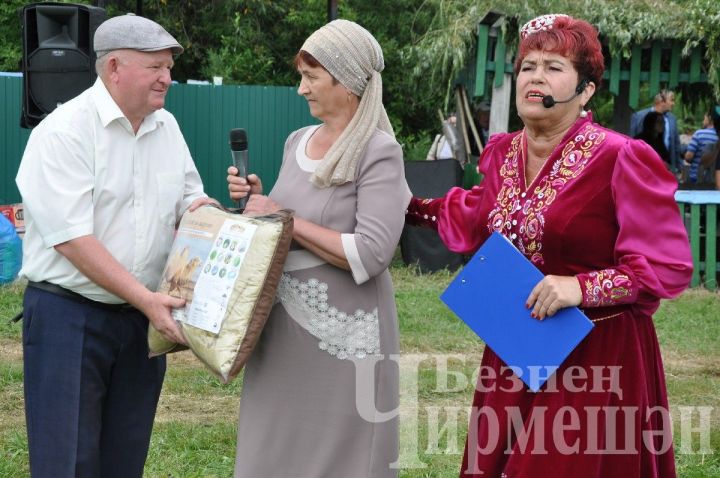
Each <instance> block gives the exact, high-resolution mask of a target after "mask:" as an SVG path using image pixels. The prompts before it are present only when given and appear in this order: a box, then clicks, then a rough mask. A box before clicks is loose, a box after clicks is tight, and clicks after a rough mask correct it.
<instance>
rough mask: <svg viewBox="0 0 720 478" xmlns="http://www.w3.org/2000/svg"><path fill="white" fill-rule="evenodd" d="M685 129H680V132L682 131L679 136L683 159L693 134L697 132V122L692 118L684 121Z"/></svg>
mask: <svg viewBox="0 0 720 478" xmlns="http://www.w3.org/2000/svg"><path fill="white" fill-rule="evenodd" d="M683 124H684V126H683V128H678V131H682V133H680V135H679V139H680V156H681V157H682V158H684V157H685V152H686V151H687V147H688V144H690V139H691V138H692V135H693V133H694V132H695V127H694V124H695V121H694V120H693V118H691V117H690V116H688V117H686V118H685V120H684V121H683Z"/></svg>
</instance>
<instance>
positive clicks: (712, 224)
mask: <svg viewBox="0 0 720 478" xmlns="http://www.w3.org/2000/svg"><path fill="white" fill-rule="evenodd" d="M705 207H706V208H707V209H706V211H705V287H707V288H708V289H710V290H715V289H717V285H718V283H717V255H716V254H717V250H716V249H717V247H716V244H715V241H717V232H716V231H717V204H708V205H707V206H705Z"/></svg>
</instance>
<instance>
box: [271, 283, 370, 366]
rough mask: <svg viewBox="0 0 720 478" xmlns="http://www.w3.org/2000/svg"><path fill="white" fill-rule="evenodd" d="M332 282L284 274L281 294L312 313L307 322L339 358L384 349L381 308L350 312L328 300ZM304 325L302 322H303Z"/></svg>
mask: <svg viewBox="0 0 720 478" xmlns="http://www.w3.org/2000/svg"><path fill="white" fill-rule="evenodd" d="M327 290H328V285H327V284H326V283H325V282H320V281H319V280H318V279H315V278H312V279H310V280H308V281H307V282H303V281H300V280H298V279H297V278H294V277H290V275H288V274H283V275H282V279H280V285H279V286H278V293H277V296H278V298H279V299H280V301H281V302H282V303H284V304H285V303H287V304H288V305H290V306H291V307H294V308H296V309H300V310H301V311H302V312H304V313H305V314H306V315H307V317H308V324H307V325H306V326H305V325H304V326H305V327H306V328H307V330H308V332H310V333H311V334H312V335H314V336H315V337H317V338H318V339H320V343H319V344H318V347H319V348H320V349H321V350H325V351H326V352H327V353H329V354H330V355H333V356H335V357H337V358H339V359H348V358H353V357H355V358H359V359H362V358H365V357H367V356H368V355H376V354H379V353H380V324H379V322H378V312H377V308H375V309H374V310H373V311H372V312H366V311H364V310H362V309H357V310H356V311H355V313H353V314H348V313H345V312H341V311H339V310H338V309H337V308H336V307H333V306H331V305H329V304H328V294H327ZM301 325H302V324H301Z"/></svg>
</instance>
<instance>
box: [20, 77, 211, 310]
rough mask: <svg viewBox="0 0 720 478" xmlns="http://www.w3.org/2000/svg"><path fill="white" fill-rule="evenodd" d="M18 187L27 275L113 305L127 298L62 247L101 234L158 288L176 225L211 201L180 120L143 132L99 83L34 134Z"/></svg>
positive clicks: (159, 120) (155, 118) (164, 116)
mask: <svg viewBox="0 0 720 478" xmlns="http://www.w3.org/2000/svg"><path fill="white" fill-rule="evenodd" d="M16 182H17V185H18V188H19V190H20V194H21V195H22V199H23V203H24V213H25V226H26V232H25V238H24V240H23V266H22V270H21V271H20V274H21V276H24V277H26V278H27V279H28V280H31V281H36V282H40V281H49V282H52V283H54V284H57V285H60V286H62V287H65V288H67V289H70V290H72V291H75V292H77V293H79V294H82V295H84V296H85V297H88V298H89V299H92V300H96V301H100V302H106V303H122V302H123V301H122V300H121V299H120V298H119V297H117V296H115V295H113V294H110V293H109V292H107V291H106V290H105V289H103V288H101V287H99V286H97V285H96V284H95V283H93V282H91V281H90V280H89V279H88V278H87V277H85V276H84V275H83V274H82V273H80V272H79V271H78V270H77V269H76V268H75V267H74V266H73V265H72V264H71V263H70V261H68V260H67V259H65V257H64V256H62V255H61V254H59V253H58V252H57V251H56V250H55V249H54V247H53V246H56V245H58V244H61V243H63V242H67V241H69V240H71V239H75V238H78V237H82V236H87V235H93V236H95V238H97V239H98V240H99V241H100V242H101V243H102V244H103V245H104V246H105V247H106V248H107V249H108V250H109V251H110V253H111V254H112V255H113V256H114V257H115V259H117V260H118V261H119V262H120V263H121V264H122V265H123V266H125V268H127V270H128V271H130V273H132V274H133V276H135V278H137V279H138V281H139V282H141V283H142V284H144V285H145V286H146V287H148V288H149V289H151V290H155V288H156V287H157V285H158V282H159V280H160V275H161V273H162V270H163V267H164V265H165V261H166V259H167V254H168V251H169V250H170V246H171V244H172V241H173V236H174V229H175V224H176V222H177V221H178V220H179V219H180V217H181V216H182V214H183V212H185V210H186V209H187V207H188V206H189V205H190V203H191V202H192V201H193V200H195V199H197V198H200V197H205V194H204V192H203V187H202V181H201V179H200V175H199V174H198V172H197V169H196V168H195V164H194V163H193V160H192V157H191V156H190V151H189V150H188V148H187V145H186V144H185V140H184V139H183V136H182V133H181V132H180V128H179V127H178V124H177V121H176V120H175V118H174V117H173V116H172V115H171V114H170V113H168V112H167V111H165V110H164V109H161V110H158V111H155V112H154V113H152V114H150V115H149V116H147V117H146V118H145V119H144V121H143V122H142V124H141V126H140V129H139V130H138V132H137V134H135V133H134V132H133V129H132V126H131V125H130V122H129V121H128V119H127V118H125V116H124V115H123V113H122V112H121V110H120V108H119V107H118V105H117V104H116V103H115V101H114V100H113V99H112V97H111V96H110V93H109V92H108V91H107V89H106V88H105V85H104V84H103V82H102V81H101V80H100V79H99V78H98V80H97V81H96V82H95V84H94V85H93V86H92V87H91V88H89V89H87V90H85V91H84V92H83V93H82V94H80V95H79V96H77V97H76V98H74V99H72V100H71V101H68V102H67V103H65V104H63V105H61V106H59V107H58V108H57V109H56V110H55V111H54V112H53V113H52V114H50V115H49V116H48V117H47V118H45V119H44V120H43V121H42V122H41V123H40V124H39V125H38V126H37V127H36V128H35V129H34V130H33V132H32V134H31V135H30V139H29V141H28V144H27V147H26V148H25V153H24V154H23V158H22V161H21V163H20V168H19V170H18V175H17V178H16Z"/></svg>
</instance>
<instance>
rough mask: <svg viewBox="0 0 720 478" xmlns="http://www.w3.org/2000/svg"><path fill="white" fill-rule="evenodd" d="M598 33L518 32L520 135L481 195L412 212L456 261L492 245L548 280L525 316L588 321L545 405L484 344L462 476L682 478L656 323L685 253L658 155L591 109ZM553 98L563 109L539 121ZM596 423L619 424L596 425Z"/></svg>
mask: <svg viewBox="0 0 720 478" xmlns="http://www.w3.org/2000/svg"><path fill="white" fill-rule="evenodd" d="M597 35H598V33H597V30H595V28H593V27H592V26H591V25H590V24H588V23H587V22H585V21H583V20H579V19H575V18H572V17H569V16H568V15H561V14H558V15H543V16H541V17H538V18H535V19H534V20H531V21H530V22H528V23H527V24H526V25H524V26H523V27H522V29H521V30H520V39H521V40H520V45H519V48H518V55H517V59H516V63H515V73H516V75H517V79H516V85H515V86H516V87H515V91H516V96H515V103H516V105H517V111H518V114H519V116H520V118H521V119H522V121H523V123H524V128H523V129H522V130H521V131H517V132H514V133H509V134H496V135H493V137H492V138H491V139H490V141H489V142H488V145H487V147H486V148H485V150H484V151H483V154H482V156H481V159H480V164H481V169H482V172H483V173H484V174H485V179H484V180H483V182H482V183H481V185H480V186H476V187H474V188H473V189H471V190H463V189H460V188H453V189H451V190H450V191H449V192H448V193H447V195H446V196H445V197H443V198H438V199H421V198H413V199H412V200H411V202H410V206H409V207H408V213H407V215H406V222H407V223H408V224H411V225H423V226H426V227H431V228H435V229H437V231H438V233H439V235H440V237H441V238H442V240H443V242H444V243H445V244H446V245H447V246H448V248H449V249H451V250H452V251H455V252H459V253H462V254H472V253H474V252H475V251H476V250H477V249H478V248H479V247H480V245H481V244H482V243H483V242H484V241H485V240H486V239H487V238H488V237H489V236H490V235H491V234H492V233H493V232H498V233H500V234H502V235H504V236H505V237H506V238H507V239H508V240H509V241H511V242H512V244H513V245H514V246H515V247H516V248H517V249H518V250H519V251H520V252H521V253H522V254H523V255H525V257H526V258H527V259H528V260H529V261H530V262H531V263H532V264H534V265H535V266H536V267H538V268H539V269H540V271H541V272H543V274H544V275H545V277H544V278H543V279H542V280H541V281H540V282H538V283H537V284H536V285H535V287H534V288H533V289H532V291H531V292H530V293H529V295H528V297H527V300H526V303H525V306H526V307H527V308H528V310H529V312H530V314H531V316H532V317H535V318H536V319H537V320H546V321H551V320H553V316H554V315H555V313H556V312H557V311H558V310H560V309H562V308H565V307H572V306H578V307H580V308H581V309H582V311H583V312H584V313H585V315H586V316H587V317H588V318H590V319H591V320H592V321H593V323H594V328H593V329H592V330H591V332H590V333H589V334H588V336H587V337H585V339H583V340H582V341H581V342H580V344H579V345H578V346H577V347H576V348H575V349H574V350H573V351H572V353H571V354H570V355H569V356H568V357H567V359H566V360H565V361H564V362H563V364H562V365H561V366H560V367H559V368H558V369H557V371H555V373H554V374H553V377H555V378H554V379H553V378H552V377H551V380H549V381H548V382H546V384H545V385H543V387H542V388H541V389H540V391H539V392H537V393H535V392H532V391H531V390H529V389H528V388H527V386H526V385H525V384H524V383H523V382H521V381H520V380H519V379H518V378H517V377H516V376H515V374H514V373H513V371H512V370H511V369H509V368H508V367H507V366H506V364H505V363H504V362H503V361H502V360H501V359H500V358H499V357H498V356H497V355H496V354H495V353H494V352H493V350H491V349H490V348H488V347H485V350H484V353H483V358H482V363H481V371H482V373H480V375H479V378H478V383H477V387H476V390H475V395H474V399H473V405H472V412H471V419H470V424H469V431H468V439H467V442H466V447H465V454H464V458H463V464H462V468H461V476H463V477H470V476H473V477H480V476H482V477H490V476H492V477H521V476H522V477H525V476H528V477H529V476H532V477H559V478H563V477H566V478H576V477H579V476H582V477H583V478H605V477H611V476H612V477H614V476H633V477H643V478H649V477H673V476H675V462H674V457H673V448H672V423H671V421H670V414H669V411H668V401H667V391H666V387H665V376H664V372H663V365H662V359H661V356H660V347H659V345H658V341H657V337H656V334H655V328H654V326H653V320H652V315H653V313H654V312H655V311H656V310H657V308H658V306H659V304H660V299H662V298H671V297H675V296H677V295H678V294H680V293H681V292H682V291H683V290H684V289H685V288H686V287H687V286H688V284H689V282H690V276H691V273H692V259H691V256H690V245H689V241H688V238H687V234H686V232H685V227H684V225H683V222H682V220H681V218H680V215H679V213H678V207H677V204H676V203H675V199H674V191H675V190H676V189H677V182H676V181H675V178H674V177H673V175H672V174H671V173H670V172H669V171H668V170H667V168H666V167H665V165H664V164H663V162H662V160H661V159H660V158H659V157H658V155H657V153H655V151H653V149H652V148H650V147H649V146H648V145H647V144H645V143H644V142H642V141H636V140H633V139H630V138H628V137H627V136H625V135H622V134H620V133H616V132H614V131H612V130H610V129H607V128H604V127H601V126H599V125H597V124H595V123H594V122H593V118H592V114H591V113H590V112H588V111H586V110H585V105H586V104H587V103H588V101H589V100H590V98H591V97H592V96H593V93H594V92H595V89H596V88H597V85H599V84H600V81H601V78H602V74H603V70H604V65H605V62H604V59H603V55H602V47H601V45H600V42H599V40H598V37H597ZM548 95H551V96H553V97H554V98H557V99H561V100H563V103H556V104H555V105H554V106H553V107H551V108H546V107H545V106H543V101H542V99H543V97H544V96H548ZM566 99H569V101H567V102H566V101H565V100H566ZM477 308H478V312H479V313H482V311H483V304H482V303H478V304H477ZM528 320H532V319H531V318H530V319H528ZM599 370H603V371H604V372H603V373H604V375H602V374H600V375H599V374H597V373H596V372H597V371H599ZM613 370H614V371H615V372H612V371H613ZM611 374H612V375H613V377H614V378H613V379H612V380H608V376H609V375H611ZM601 375H602V376H601ZM579 377H582V378H580V379H578V378H579ZM575 379H578V380H575ZM599 410H606V411H612V410H618V411H621V413H622V415H614V416H607V415H606V414H604V413H600V414H599V415H598V414H596V415H595V417H596V418H597V420H593V419H591V418H590V417H591V416H592V413H594V412H597V411H599ZM628 417H629V418H628ZM614 418H617V420H615V419H614ZM510 424H514V425H518V426H519V427H521V428H520V429H518V428H515V427H513V428H512V429H511V428H510V427H509V425H510ZM522 427H525V428H522ZM513 430H514V432H513ZM518 430H521V431H522V430H524V431H525V433H520V431H518ZM648 435H649V436H651V439H650V440H645V439H644V437H646V436H648ZM612 444H617V447H623V450H627V452H626V453H613V452H612V450H608V446H610V448H612V446H613V445H612ZM600 447H602V448H600ZM601 449H602V450H604V451H605V452H599V450H601Z"/></svg>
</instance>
